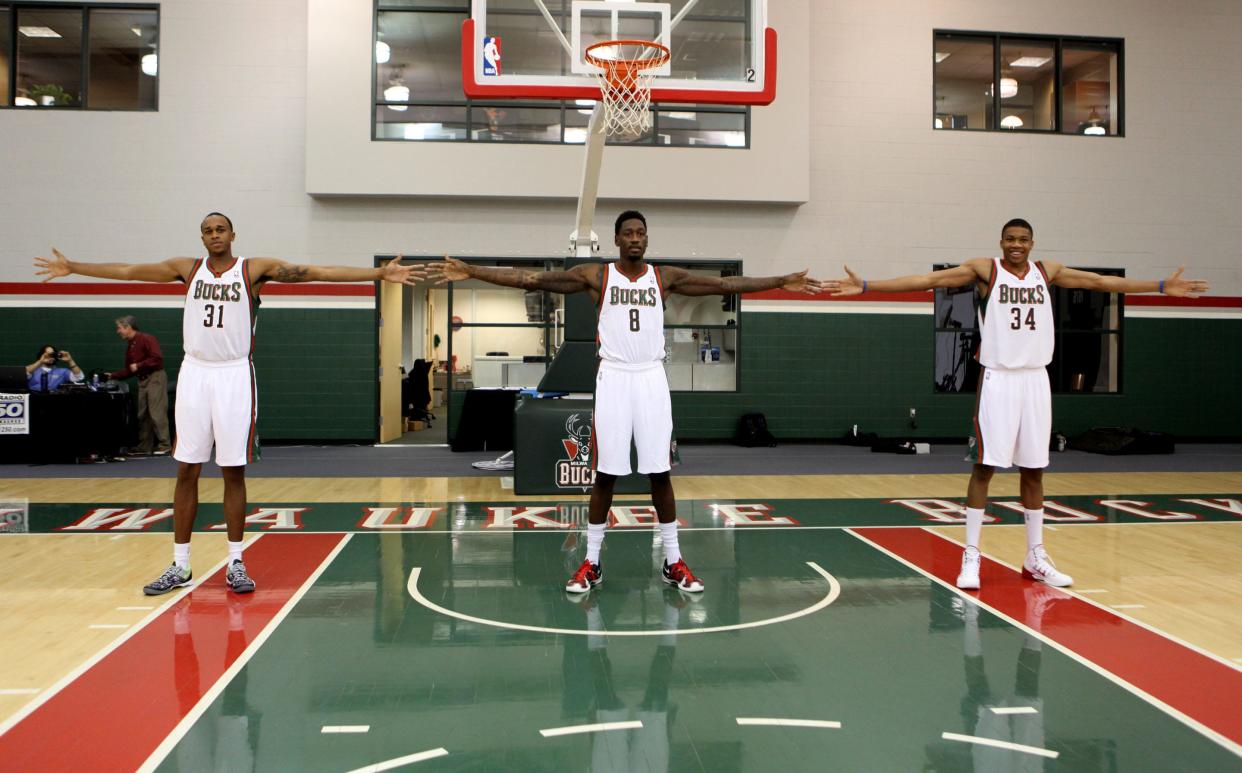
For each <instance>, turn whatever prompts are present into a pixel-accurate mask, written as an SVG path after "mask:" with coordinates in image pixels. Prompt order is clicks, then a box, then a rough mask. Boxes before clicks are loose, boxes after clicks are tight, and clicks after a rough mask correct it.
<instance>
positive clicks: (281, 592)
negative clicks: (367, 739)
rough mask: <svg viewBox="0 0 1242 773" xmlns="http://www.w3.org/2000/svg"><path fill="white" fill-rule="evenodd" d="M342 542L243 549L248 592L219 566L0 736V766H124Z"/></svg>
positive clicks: (139, 757)
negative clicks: (232, 586)
mask: <svg viewBox="0 0 1242 773" xmlns="http://www.w3.org/2000/svg"><path fill="white" fill-rule="evenodd" d="M342 539H344V537H343V536H341V535H339V534H296V535H295V534H267V535H264V537H263V539H260V540H258V541H257V542H255V544H254V545H253V546H252V547H250V548H248V549H247V550H246V564H247V568H249V569H250V570H251V573H252V576H253V577H254V580H255V583H256V584H257V586H258V588H257V590H256V591H255V592H254V593H253V594H250V595H246V596H238V595H237V594H235V593H231V592H229V591H228V590H227V589H226V588H225V585H224V570H223V569H221V570H220V571H218V572H216V573H215V574H213V575H211V576H210V577H207V578H206V579H205V580H201V581H200V582H199V584H198V585H197V586H195V587H194V588H193V589H192V590H191V591H190V593H188V594H187V595H186V596H185V597H184V598H182V599H181V600H180V601H178V602H177V603H176V604H174V605H173V606H171V607H169V608H168V609H167V610H165V611H164V613H163V614H161V615H160V616H159V617H157V618H155V619H154V620H152V621H151V622H150V623H149V624H148V625H147V626H146V627H145V628H143V629H142V630H141V631H139V632H137V633H136V634H134V635H133V636H131V637H130V638H129V639H128V640H126V641H125V642H124V643H122V644H121V646H119V647H117V648H116V649H115V650H113V651H112V652H110V653H109V654H108V655H106V656H105V657H104V658H103V659H102V660H100V661H99V662H98V663H96V664H95V665H94V666H92V667H91V668H89V669H87V671H86V672H85V673H83V674H82V675H81V676H79V677H78V678H77V679H75V680H74V681H72V682H71V683H69V684H68V685H67V686H66V687H65V688H64V689H63V690H61V691H60V692H59V693H57V694H56V695H55V696H53V697H52V698H51V699H50V700H48V701H47V702H46V703H44V704H43V705H42V706H40V707H39V708H37V709H35V710H34V712H32V713H31V714H30V715H29V716H27V717H26V718H25V719H23V720H22V721H21V722H19V723H18V724H17V725H15V726H14V727H13V729H11V730H9V732H7V733H5V734H4V735H3V736H0V760H2V761H3V762H2V763H0V768H3V769H4V770H15V771H16V770H21V771H26V770H30V771H62V770H63V771H71V770H72V771H78V770H86V769H89V770H91V771H132V770H135V769H137V768H138V766H139V765H141V764H142V763H143V762H144V761H145V760H146V759H147V757H149V756H150V755H151V752H153V751H155V748H156V747H157V746H159V745H160V743H161V742H162V741H163V740H164V738H165V737H167V736H168V734H169V733H170V732H172V730H173V728H175V727H176V726H177V723H178V722H180V721H181V718H182V717H184V716H185V715H186V714H188V713H189V712H190V710H191V709H192V708H194V705H195V704H196V703H198V701H199V699H200V698H202V697H203V695H204V694H205V693H206V692H207V690H209V689H210V688H211V686H212V685H213V684H214V683H215V682H216V681H217V680H219V679H220V678H221V677H222V676H223V675H224V672H225V671H226V670H228V668H229V666H230V665H232V664H233V661H235V660H237V658H238V657H239V656H240V655H241V654H242V652H243V651H244V650H245V649H246V646H247V645H248V644H249V643H250V642H251V641H253V640H254V639H255V637H256V636H258V635H259V633H260V632H262V631H263V629H264V628H266V627H267V625H268V624H269V623H271V621H272V618H273V617H275V615H276V613H277V612H279V611H280V609H281V608H282V607H284V606H285V604H286V603H287V602H288V601H289V599H290V597H292V596H293V594H294V593H295V592H296V591H297V589H298V588H299V587H301V586H302V584H303V583H305V582H306V580H307V578H309V577H310V576H311V574H313V573H314V571H315V570H316V569H317V568H318V567H319V565H320V564H321V563H323V561H324V559H325V558H327V556H328V554H329V553H331V552H332V549H333V548H335V547H336V546H337V544H338V543H339V542H340V541H341V540H342Z"/></svg>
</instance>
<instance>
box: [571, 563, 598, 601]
mask: <svg viewBox="0 0 1242 773" xmlns="http://www.w3.org/2000/svg"><path fill="white" fill-rule="evenodd" d="M603 581H604V571H603V570H602V569H600V567H599V564H593V563H591V562H590V561H583V562H582V566H580V567H578V571H576V572H574V576H573V577H570V578H569V582H567V583H565V592H566V593H586V592H587V591H589V590H590V589H591V588H594V587H595V586H596V585H599V584H600V583H601V582H603Z"/></svg>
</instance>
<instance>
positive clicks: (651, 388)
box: [592, 360, 673, 475]
mask: <svg viewBox="0 0 1242 773" xmlns="http://www.w3.org/2000/svg"><path fill="white" fill-rule="evenodd" d="M592 430H593V433H592V434H593V435H594V443H595V447H594V449H593V451H594V454H595V469H596V470H598V471H599V472H604V473H607V474H609V475H629V474H630V472H631V468H630V441H631V440H632V441H633V443H634V448H635V449H636V450H637V451H638V471H639V472H640V473H642V474H644V475H646V474H648V473H653V472H668V471H669V470H671V469H672V467H673V464H672V461H673V460H672V442H673V401H672V399H671V398H670V397H669V393H668V379H667V378H666V377H665V375H664V365H663V364H662V363H659V362H652V363H643V364H641V365H628V364H623V363H616V362H609V361H608V360H602V361H601V362H600V364H599V372H598V373H597V374H596V375H595V407H594V414H593V416H592Z"/></svg>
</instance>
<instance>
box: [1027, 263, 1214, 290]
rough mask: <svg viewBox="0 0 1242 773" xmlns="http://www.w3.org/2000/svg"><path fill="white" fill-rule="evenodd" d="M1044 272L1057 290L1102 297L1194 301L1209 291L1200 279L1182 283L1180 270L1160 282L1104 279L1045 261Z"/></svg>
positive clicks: (1090, 272) (1089, 272)
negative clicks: (1117, 295)
mask: <svg viewBox="0 0 1242 773" xmlns="http://www.w3.org/2000/svg"><path fill="white" fill-rule="evenodd" d="M1044 268H1046V269H1047V270H1048V281H1050V282H1052V283H1053V284H1054V285H1057V286H1058V287H1070V288H1075V287H1076V288H1082V289H1084V290H1099V291H1100V292H1105V293H1164V294H1165V295H1176V296H1182V297H1186V298H1198V297H1199V296H1200V295H1201V294H1203V293H1206V292H1207V291H1208V290H1209V289H1211V288H1210V287H1209V286H1208V283H1207V282H1205V281H1203V280H1202V279H1182V272H1183V271H1185V269H1184V268H1179V269H1178V270H1177V271H1174V272H1173V274H1172V275H1171V276H1169V277H1168V278H1166V279H1161V280H1143V279H1126V278H1125V277H1120V276H1104V275H1102V274H1097V273H1095V272H1094V271H1083V270H1081V269H1077V268H1068V267H1066V266H1063V265H1061V264H1060V263H1051V262H1048V261H1045V262H1044Z"/></svg>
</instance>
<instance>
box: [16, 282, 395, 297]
mask: <svg viewBox="0 0 1242 773" xmlns="http://www.w3.org/2000/svg"><path fill="white" fill-rule="evenodd" d="M262 294H263V295H317V296H338V297H359V298H373V297H375V285H373V284H365V285H359V284H335V283H327V282H306V283H297V284H286V283H283V282H269V283H268V284H266V285H264V286H263V293H262ZM0 295H185V285H184V284H181V283H180V282H176V283H171V282H169V283H156V282H0Z"/></svg>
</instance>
